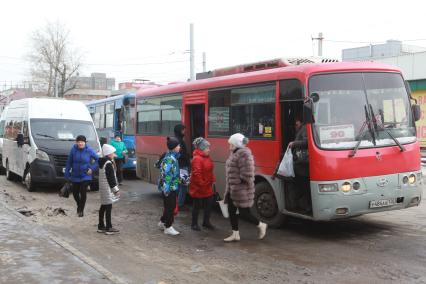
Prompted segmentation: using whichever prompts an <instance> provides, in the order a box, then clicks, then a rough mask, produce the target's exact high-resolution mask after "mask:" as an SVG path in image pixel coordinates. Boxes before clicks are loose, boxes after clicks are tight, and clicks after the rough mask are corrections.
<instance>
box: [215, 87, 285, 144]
mask: <svg viewBox="0 0 426 284" xmlns="http://www.w3.org/2000/svg"><path fill="white" fill-rule="evenodd" d="M275 89H276V88H275V84H267V85H253V86H247V87H238V88H232V89H225V90H217V91H215V90H214V91H211V92H209V135H211V136H229V135H230V134H232V133H237V132H240V133H243V134H244V135H246V136H247V137H250V138H273V137H274V135H275V103H274V102H275Z"/></svg>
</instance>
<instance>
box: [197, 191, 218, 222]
mask: <svg viewBox="0 0 426 284" xmlns="http://www.w3.org/2000/svg"><path fill="white" fill-rule="evenodd" d="M192 202H193V203H192V225H198V212H199V211H200V209H202V208H203V209H204V216H203V225H206V224H207V225H208V224H210V212H211V210H212V205H213V202H214V197H213V196H210V197H205V198H193V200H192Z"/></svg>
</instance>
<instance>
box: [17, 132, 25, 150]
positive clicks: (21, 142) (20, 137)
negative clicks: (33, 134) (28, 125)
mask: <svg viewBox="0 0 426 284" xmlns="http://www.w3.org/2000/svg"><path fill="white" fill-rule="evenodd" d="M16 143H17V144H18V147H22V145H24V134H22V133H19V134H18V136H17V137H16Z"/></svg>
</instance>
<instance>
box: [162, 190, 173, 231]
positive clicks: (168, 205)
mask: <svg viewBox="0 0 426 284" xmlns="http://www.w3.org/2000/svg"><path fill="white" fill-rule="evenodd" d="M163 202H164V210H163V216H161V219H160V220H161V222H163V223H164V225H165V226H166V228H169V227H170V226H171V225H172V224H173V221H174V215H173V211H174V210H175V208H176V191H172V192H170V193H169V195H167V196H166V195H165V194H164V193H163Z"/></svg>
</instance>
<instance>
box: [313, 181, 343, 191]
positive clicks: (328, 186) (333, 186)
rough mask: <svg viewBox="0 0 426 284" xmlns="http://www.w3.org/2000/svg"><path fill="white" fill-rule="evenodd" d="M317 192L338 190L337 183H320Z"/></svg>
mask: <svg viewBox="0 0 426 284" xmlns="http://www.w3.org/2000/svg"><path fill="white" fill-rule="evenodd" d="M318 186H319V192H336V191H339V186H338V185H337V183H329V184H320V185H318Z"/></svg>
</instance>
